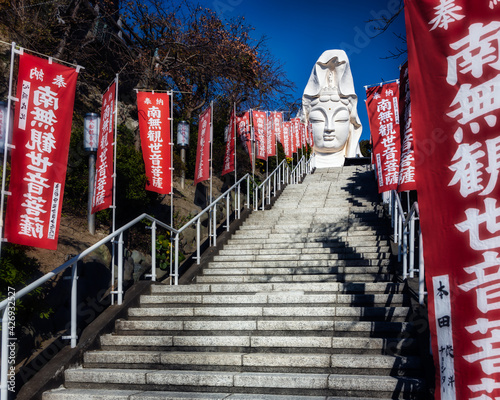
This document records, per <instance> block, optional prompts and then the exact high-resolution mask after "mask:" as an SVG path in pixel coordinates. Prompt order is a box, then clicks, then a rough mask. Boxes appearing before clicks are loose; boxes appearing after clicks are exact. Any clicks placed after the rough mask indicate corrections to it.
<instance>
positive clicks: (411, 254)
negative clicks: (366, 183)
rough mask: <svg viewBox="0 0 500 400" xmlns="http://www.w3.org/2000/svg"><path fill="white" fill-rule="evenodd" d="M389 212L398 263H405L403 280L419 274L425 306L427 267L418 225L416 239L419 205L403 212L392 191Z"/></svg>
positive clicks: (419, 294) (419, 287)
mask: <svg viewBox="0 0 500 400" xmlns="http://www.w3.org/2000/svg"><path fill="white" fill-rule="evenodd" d="M389 212H390V214H391V222H392V226H393V228H394V241H395V242H396V243H397V245H398V261H400V262H401V261H403V279H407V278H414V277H415V273H418V301H419V303H420V304H421V305H423V304H424V301H425V296H426V294H427V293H426V291H425V266H424V250H423V240H422V231H421V229H420V224H418V238H417V237H415V223H416V222H417V221H419V220H420V211H419V208H418V203H417V202H414V203H413V205H412V206H411V208H410V210H409V211H408V212H405V211H404V210H403V206H402V204H401V199H400V197H399V195H398V193H397V192H396V191H395V190H393V191H391V197H390V202H389ZM417 243H418V268H415V264H416V263H415V258H416V257H415V247H416V245H417Z"/></svg>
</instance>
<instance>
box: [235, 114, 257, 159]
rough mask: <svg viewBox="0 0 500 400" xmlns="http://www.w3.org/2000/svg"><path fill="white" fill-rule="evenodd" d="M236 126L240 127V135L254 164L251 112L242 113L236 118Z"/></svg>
mask: <svg viewBox="0 0 500 400" xmlns="http://www.w3.org/2000/svg"><path fill="white" fill-rule="evenodd" d="M236 126H237V129H238V135H239V137H240V140H241V143H242V144H243V147H244V149H245V151H246V152H247V153H248V156H249V157H250V163H251V164H252V165H253V157H252V132H251V129H250V112H248V111H247V112H246V113H244V114H243V115H240V116H238V117H237V119H236Z"/></svg>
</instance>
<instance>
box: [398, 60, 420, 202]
mask: <svg viewBox="0 0 500 400" xmlns="http://www.w3.org/2000/svg"><path fill="white" fill-rule="evenodd" d="M399 113H400V126H401V136H402V138H403V144H402V146H401V164H400V166H399V179H398V192H404V191H410V190H417V182H416V177H415V151H414V139H413V127H412V123H411V99H410V81H409V79H408V62H406V63H404V64H403V66H402V67H401V71H400V78H399Z"/></svg>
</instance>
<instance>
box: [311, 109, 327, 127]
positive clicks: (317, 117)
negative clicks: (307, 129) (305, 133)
mask: <svg viewBox="0 0 500 400" xmlns="http://www.w3.org/2000/svg"><path fill="white" fill-rule="evenodd" d="M309 121H311V122H312V123H313V124H314V123H317V122H325V116H324V115H323V113H321V112H318V111H313V112H311V114H309Z"/></svg>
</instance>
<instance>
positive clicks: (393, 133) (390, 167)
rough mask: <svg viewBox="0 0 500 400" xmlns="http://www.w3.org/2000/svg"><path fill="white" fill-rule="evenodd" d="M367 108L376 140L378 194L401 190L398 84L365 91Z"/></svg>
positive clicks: (372, 135)
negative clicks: (399, 185) (399, 181)
mask: <svg viewBox="0 0 500 400" xmlns="http://www.w3.org/2000/svg"><path fill="white" fill-rule="evenodd" d="M366 108H367V111H368V119H369V122H370V132H371V137H372V141H373V154H374V158H375V168H376V171H377V181H378V191H379V193H383V192H387V191H389V190H396V189H397V188H398V180H399V163H400V156H401V139H400V133H399V84H398V83H397V82H392V83H386V84H383V85H378V86H373V87H370V88H367V89H366Z"/></svg>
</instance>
